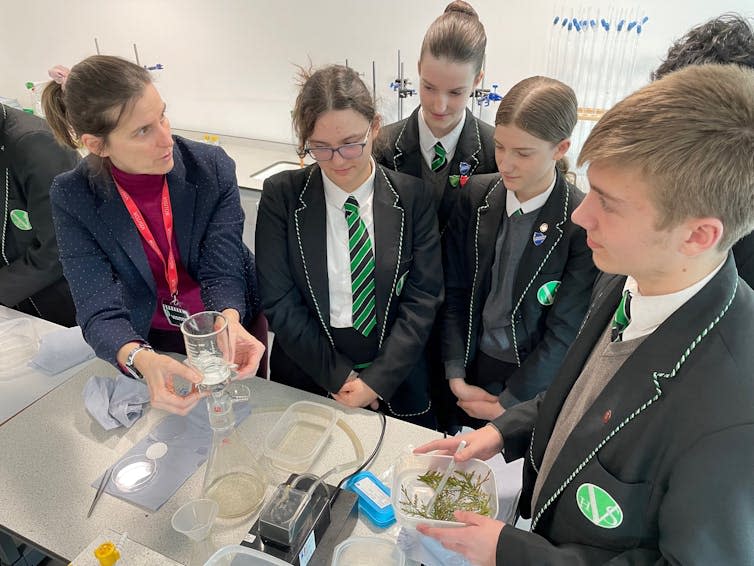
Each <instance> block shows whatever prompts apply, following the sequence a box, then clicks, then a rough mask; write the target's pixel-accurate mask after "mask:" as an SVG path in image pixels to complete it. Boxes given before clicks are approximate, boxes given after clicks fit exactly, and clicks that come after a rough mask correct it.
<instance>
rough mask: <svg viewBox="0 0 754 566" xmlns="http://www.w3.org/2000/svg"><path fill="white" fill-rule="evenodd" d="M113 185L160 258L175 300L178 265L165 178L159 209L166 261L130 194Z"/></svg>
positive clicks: (140, 232)
mask: <svg viewBox="0 0 754 566" xmlns="http://www.w3.org/2000/svg"><path fill="white" fill-rule="evenodd" d="M115 186H117V187H118V192H119V193H120V198H122V199H123V204H125V205H126V208H127V209H128V213H129V214H130V215H131V218H132V219H133V221H134V224H136V229H137V230H138V231H139V234H141V237H142V238H144V241H145V242H146V243H147V244H148V245H149V247H150V248H152V250H153V251H154V253H156V254H157V257H159V258H160V261H161V262H162V265H163V266H164V268H165V280H166V281H167V282H168V287H169V288H170V295H171V296H172V297H173V300H176V298H177V296H178V267H177V265H176V263H175V256H174V254H173V208H172V207H171V206H170V192H169V191H168V182H167V179H166V180H164V181H163V183H162V198H161V206H160V209H161V210H162V223H163V224H164V226H165V235H166V236H167V238H168V260H167V262H166V261H165V256H164V255H163V254H162V251H161V250H160V247H159V246H158V245H157V241H156V240H155V239H154V236H153V235H152V231H151V230H150V229H149V226H147V223H146V222H145V221H144V216H143V215H142V214H141V211H140V210H139V207H138V206H136V203H135V202H134V199H132V198H131V195H129V194H128V193H127V192H126V191H125V190H123V187H121V186H120V185H119V184H118V183H115Z"/></svg>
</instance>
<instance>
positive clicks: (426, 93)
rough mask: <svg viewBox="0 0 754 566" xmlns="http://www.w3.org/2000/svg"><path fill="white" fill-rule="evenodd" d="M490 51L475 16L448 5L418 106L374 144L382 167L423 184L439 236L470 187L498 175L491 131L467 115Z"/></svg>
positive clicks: (430, 33)
mask: <svg viewBox="0 0 754 566" xmlns="http://www.w3.org/2000/svg"><path fill="white" fill-rule="evenodd" d="M486 47H487V35H486V34H485V31H484V26H483V25H482V23H481V22H480V21H479V17H478V16H477V13H476V11H475V10H474V8H472V7H471V5H470V4H468V3H467V2H464V1H463V0H455V1H454V2H451V3H450V4H448V6H447V7H446V8H445V11H444V12H443V13H442V15H440V16H439V17H438V18H437V19H436V20H435V21H434V22H432V24H431V25H430V26H429V29H428V30H427V33H426V35H425V36H424V41H423V42H422V46H421V53H420V55H419V63H418V70H419V101H420V106H419V107H418V108H417V109H416V110H414V112H412V113H411V115H410V116H409V117H408V118H406V119H404V120H401V121H400V122H396V123H394V124H390V125H388V126H385V127H384V128H383V130H382V133H381V134H380V137H379V139H378V140H377V144H376V148H377V150H376V152H375V158H376V159H377V162H378V163H380V164H382V165H385V166H386V167H389V168H391V169H393V170H395V171H400V172H402V173H408V174H409V175H413V176H414V177H419V178H421V179H423V180H424V182H425V185H426V187H427V189H428V190H430V191H431V193H432V196H433V200H434V204H435V209H436V210H437V218H438V222H439V226H440V232H441V233H442V232H443V231H444V229H445V225H446V223H447V221H448V217H449V215H450V211H451V210H452V209H453V205H454V203H455V201H456V199H457V197H458V195H459V194H460V193H461V192H462V191H463V186H464V185H465V184H466V180H467V179H468V178H470V177H471V176H472V175H479V174H482V173H492V172H493V171H495V152H494V147H493V142H492V127H491V126H490V125H489V124H485V123H484V122H482V121H481V120H478V119H477V118H475V117H474V115H473V114H472V113H471V111H470V110H469V109H468V108H467V104H468V101H469V97H470V96H471V95H472V94H473V92H474V90H475V89H476V88H477V87H478V86H479V84H480V82H481V80H482V74H483V72H482V66H483V64H484V53H485V49H486Z"/></svg>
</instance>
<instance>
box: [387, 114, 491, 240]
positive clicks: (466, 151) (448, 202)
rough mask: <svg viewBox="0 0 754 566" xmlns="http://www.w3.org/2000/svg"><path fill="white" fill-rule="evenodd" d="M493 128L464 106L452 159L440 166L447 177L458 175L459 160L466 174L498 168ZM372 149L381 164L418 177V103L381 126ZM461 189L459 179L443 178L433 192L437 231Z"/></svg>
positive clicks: (481, 172) (420, 175)
mask: <svg viewBox="0 0 754 566" xmlns="http://www.w3.org/2000/svg"><path fill="white" fill-rule="evenodd" d="M494 132H495V129H494V128H493V127H492V126H490V125H489V124H487V123H485V122H482V121H481V120H479V119H478V118H476V117H475V116H474V115H473V114H472V113H471V111H470V110H469V109H468V108H467V109H466V119H465V121H464V123H463V128H462V129H461V136H460V137H459V138H458V145H457V146H456V150H455V153H454V154H453V159H451V161H450V163H449V164H448V165H447V166H446V169H444V170H443V171H444V174H445V175H447V176H448V178H449V176H450V175H458V174H459V173H460V165H461V162H462V161H463V162H465V163H468V165H469V178H471V176H472V175H482V174H484V173H492V172H494V171H497V164H496V163H495V141H494V139H493V134H494ZM373 153H374V159H375V160H376V161H377V163H379V164H380V165H384V166H385V167H388V168H389V169H392V170H394V171H400V172H401V173H407V174H408V175H411V176H413V177H419V178H420V179H421V178H422V162H423V161H424V156H423V155H422V152H421V146H420V145H419V107H417V108H416V109H415V110H414V111H413V112H412V113H411V115H410V116H409V117H408V118H404V119H403V120H401V121H399V122H394V123H392V124H388V125H387V126H384V127H383V128H382V129H381V130H380V133H379V136H378V137H377V140H376V141H375V144H374V150H373ZM463 190H464V189H463V187H461V186H460V183H459V184H458V185H456V186H455V187H454V186H453V185H452V184H451V183H450V182H449V181H448V180H446V181H445V184H444V186H443V190H442V191H441V192H440V191H438V192H437V193H436V194H435V195H434V196H433V198H434V203H435V207H436V209H437V219H438V222H439V229H440V233H443V232H444V231H445V227H446V225H447V221H448V217H449V216H450V214H451V212H452V210H453V207H454V206H455V202H456V199H457V198H458V195H459V194H460V193H461V192H463Z"/></svg>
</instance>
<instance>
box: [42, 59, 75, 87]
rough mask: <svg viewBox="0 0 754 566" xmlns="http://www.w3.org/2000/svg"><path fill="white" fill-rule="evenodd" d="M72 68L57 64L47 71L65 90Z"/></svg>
mask: <svg viewBox="0 0 754 566" xmlns="http://www.w3.org/2000/svg"><path fill="white" fill-rule="evenodd" d="M70 72H71V70H70V69H69V68H68V67H64V66H63V65H55V66H54V67H53V68H52V69H50V70H48V71H47V74H48V75H50V78H51V79H52V80H53V81H55V82H56V83H58V84H59V85H60V87H61V88H62V89H63V90H65V81H66V80H68V75H69V74H70Z"/></svg>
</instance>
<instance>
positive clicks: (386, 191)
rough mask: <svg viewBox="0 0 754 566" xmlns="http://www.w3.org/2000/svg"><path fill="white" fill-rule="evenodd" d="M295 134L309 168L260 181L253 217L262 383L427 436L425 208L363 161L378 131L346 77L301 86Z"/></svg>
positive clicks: (428, 244)
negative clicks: (372, 413)
mask: <svg viewBox="0 0 754 566" xmlns="http://www.w3.org/2000/svg"><path fill="white" fill-rule="evenodd" d="M293 124H294V127H295V129H296V131H297V133H298V138H299V151H300V153H301V155H304V154H308V155H309V156H311V157H312V158H313V159H314V160H315V161H316V163H314V164H313V165H310V166H309V167H306V168H305V169H300V170H296V171H284V172H282V173H278V174H277V175H274V176H272V177H270V178H269V179H267V180H266V181H265V183H264V191H263V192H262V199H261V201H260V202H259V214H258V217H257V231H256V241H257V242H260V246H259V247H258V249H257V261H258V265H259V289H260V293H261V296H262V303H263V306H264V310H265V314H266V315H267V318H268V320H269V322H270V327H271V329H272V331H273V332H274V333H275V341H274V345H273V348H272V353H271V356H270V377H271V379H272V380H274V381H279V382H282V383H285V384H287V385H291V386H294V387H298V388H300V389H304V390H306V391H311V392H314V393H319V394H323V395H327V394H330V395H332V396H333V398H335V399H336V400H337V401H339V402H340V403H342V404H344V405H346V406H349V407H371V408H374V409H376V408H378V407H381V408H383V409H385V410H386V411H387V412H388V413H389V414H391V415H393V416H395V417H398V418H402V419H405V420H409V421H412V422H415V423H417V424H422V425H425V426H433V425H434V418H433V414H432V409H431V403H430V399H429V390H428V380H427V378H428V376H427V369H426V359H425V357H424V346H425V342H426V340H427V336H428V335H429V331H430V328H431V327H432V323H433V321H434V318H435V312H436V310H437V308H438V306H439V305H440V303H441V302H442V294H443V288H442V278H441V277H439V276H438V275H439V274H440V273H441V260H440V244H439V235H438V233H437V220H436V217H435V212H434V208H433V207H432V205H431V199H432V197H431V195H430V194H429V193H427V192H426V191H424V190H423V185H422V182H421V180H419V179H416V178H414V177H410V176H408V175H403V174H401V173H396V172H394V171H390V170H389V169H387V168H385V167H381V166H379V165H377V164H376V163H375V162H374V160H373V159H372V157H371V150H372V142H373V139H374V137H375V136H376V135H377V134H378V132H379V129H380V121H379V117H378V116H377V114H376V112H375V108H374V101H373V100H372V98H371V96H370V94H369V91H368V89H367V88H366V86H365V85H364V83H363V82H362V81H361V79H360V78H359V77H358V75H357V74H356V72H355V71H353V70H352V69H349V68H347V67H343V66H330V67H325V68H323V69H320V70H318V71H316V72H315V73H313V74H311V75H310V76H308V75H305V77H304V83H303V86H302V87H301V90H300V92H299V95H298V98H297V99H296V105H295V108H294V111H293ZM262 244H263V245H262Z"/></svg>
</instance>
